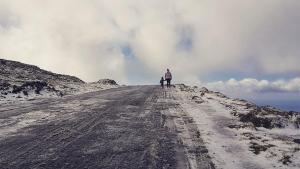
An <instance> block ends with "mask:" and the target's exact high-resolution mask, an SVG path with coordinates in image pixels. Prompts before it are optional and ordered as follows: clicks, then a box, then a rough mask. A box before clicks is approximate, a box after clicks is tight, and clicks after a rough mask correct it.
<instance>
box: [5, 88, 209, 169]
mask: <svg viewBox="0 0 300 169" xmlns="http://www.w3.org/2000/svg"><path fill="white" fill-rule="evenodd" d="M173 92H176V91H175V89H168V90H167V89H161V88H160V87H158V86H128V87H120V88H115V89H108V90H104V91H98V92H91V93H85V94H81V95H76V96H68V97H63V98H60V99H45V100H36V101H31V102H27V103H22V104H17V105H16V104H14V105H1V106H0V150H1V151H0V168H1V169H6V168H9V169H10V168H20V169H21V168H22V169H26V168H70V169H71V168H72V169H74V168H109V169H111V168H114V169H115V168H120V169H135V168H149V169H156V168H164V169H168V168H174V169H176V168H180V169H185V168H204V169H208V168H214V165H213V164H212V163H211V160H210V157H209V156H208V153H207V149H206V148H205V146H204V144H203V141H202V139H201V134H200V132H199V131H198V129H197V127H196V125H195V124H194V122H193V119H192V118H190V117H188V115H187V113H186V112H185V111H184V110H183V109H182V108H181V106H180V104H179V101H178V100H177V99H176V97H174V95H173V94H172V93H173Z"/></svg>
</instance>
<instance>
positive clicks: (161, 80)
mask: <svg viewBox="0 0 300 169" xmlns="http://www.w3.org/2000/svg"><path fill="white" fill-rule="evenodd" d="M164 82H165V79H164V77H161V79H160V86H161V88H164Z"/></svg>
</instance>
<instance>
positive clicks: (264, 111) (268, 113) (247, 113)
mask: <svg viewBox="0 0 300 169" xmlns="http://www.w3.org/2000/svg"><path fill="white" fill-rule="evenodd" d="M177 88H178V89H177V92H178V95H179V96H180V97H181V98H182V100H181V101H179V102H180V103H181V104H182V105H183V107H184V108H185V109H186V111H188V112H189V114H190V116H191V117H193V119H194V121H195V122H196V123H197V124H198V128H199V129H200V133H201V134H202V136H203V139H204V141H205V142H206V146H207V147H208V150H209V152H210V155H211V157H212V158H213V162H214V163H215V164H216V166H217V167H216V168H231V169H234V168H300V113H299V112H293V111H289V112H287V111H283V110H280V109H276V108H274V107H270V106H257V105H255V104H253V103H251V102H248V101H246V100H241V99H233V98H229V97H227V96H225V95H224V94H222V93H219V92H214V91H210V90H208V89H206V88H199V87H189V86H185V85H178V87H177Z"/></svg>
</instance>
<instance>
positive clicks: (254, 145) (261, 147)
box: [249, 142, 275, 155]
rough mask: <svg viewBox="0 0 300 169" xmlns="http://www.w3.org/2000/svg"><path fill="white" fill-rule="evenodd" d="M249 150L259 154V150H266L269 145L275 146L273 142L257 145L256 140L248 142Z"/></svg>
mask: <svg viewBox="0 0 300 169" xmlns="http://www.w3.org/2000/svg"><path fill="white" fill-rule="evenodd" d="M250 144H251V145H250V146H249V148H250V151H252V152H253V153H254V154H256V155H258V154H260V152H262V151H266V150H267V149H269V148H271V147H275V145H273V144H266V145H259V144H258V143H256V142H250Z"/></svg>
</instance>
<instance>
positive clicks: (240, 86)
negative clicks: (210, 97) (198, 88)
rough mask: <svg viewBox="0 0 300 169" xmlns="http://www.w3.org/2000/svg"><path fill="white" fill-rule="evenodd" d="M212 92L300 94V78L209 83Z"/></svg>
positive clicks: (234, 80) (249, 79) (231, 80)
mask: <svg viewBox="0 0 300 169" xmlns="http://www.w3.org/2000/svg"><path fill="white" fill-rule="evenodd" d="M206 86H208V87H209V88H210V89H212V90H218V91H223V92H226V93H251V94H252V93H300V78H293V79H290V80H276V81H268V80H257V79H252V78H245V79H242V80H239V81H238V80H236V79H230V80H228V81H218V82H212V83H207V84H206Z"/></svg>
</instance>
